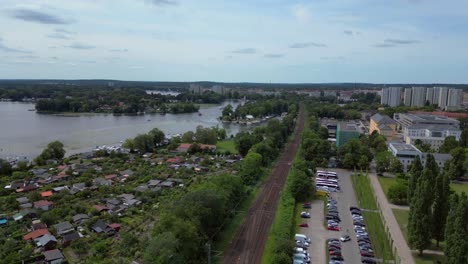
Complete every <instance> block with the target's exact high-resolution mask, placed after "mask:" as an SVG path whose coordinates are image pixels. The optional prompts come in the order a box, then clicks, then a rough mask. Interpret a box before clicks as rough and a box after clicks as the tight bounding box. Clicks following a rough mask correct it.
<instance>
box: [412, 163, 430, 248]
mask: <svg viewBox="0 0 468 264" xmlns="http://www.w3.org/2000/svg"><path fill="white" fill-rule="evenodd" d="M426 171H427V170H425V172H426ZM424 175H425V173H423V176H422V177H420V178H419V179H418V184H417V186H416V191H415V192H414V197H413V198H412V201H411V207H410V208H411V210H410V213H409V219H408V242H409V245H410V246H411V247H412V248H415V249H417V250H418V251H419V254H420V255H422V253H423V250H425V249H427V248H428V247H429V245H430V244H431V228H430V226H431V224H432V221H431V220H432V215H431V205H432V199H431V198H430V197H431V192H432V187H431V184H432V183H431V182H430V181H428V180H427V178H428V177H426V176H424Z"/></svg>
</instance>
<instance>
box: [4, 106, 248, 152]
mask: <svg viewBox="0 0 468 264" xmlns="http://www.w3.org/2000/svg"><path fill="white" fill-rule="evenodd" d="M228 103H231V104H232V105H233V106H234V107H235V106H236V105H237V103H235V102H224V103H223V104H222V105H216V106H210V107H206V108H203V107H202V108H201V109H200V113H201V114H202V115H201V116H200V115H199V114H198V113H190V114H177V115H174V114H165V115H163V114H146V115H138V116H114V115H112V114H82V115H76V116H58V115H48V114H37V113H36V112H34V111H28V109H33V108H34V105H33V104H30V103H16V102H0V158H6V157H14V156H27V157H35V156H37V155H38V154H39V153H40V152H41V151H42V149H43V148H44V147H45V146H46V145H47V144H48V143H49V142H51V141H53V140H60V141H61V142H62V143H63V144H64V145H65V148H66V150H67V155H70V154H74V153H80V152H86V151H90V150H92V149H93V148H94V147H96V146H98V145H112V144H117V143H119V141H122V140H125V139H127V138H132V137H135V136H136V135H137V134H141V133H147V132H148V131H149V130H151V129H153V128H155V127H157V128H159V129H160V130H162V131H163V132H164V133H165V134H166V135H167V134H182V133H184V132H186V131H189V130H192V131H194V130H195V129H196V127H197V126H198V125H202V126H204V127H212V126H217V125H218V126H220V127H223V128H225V129H226V132H227V133H228V135H231V134H235V133H237V132H238V131H239V130H245V129H248V127H246V126H240V125H237V124H223V123H222V122H220V121H219V120H218V119H217V118H218V117H219V116H220V115H221V109H220V106H225V105H227V104H228Z"/></svg>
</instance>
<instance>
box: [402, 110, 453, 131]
mask: <svg viewBox="0 0 468 264" xmlns="http://www.w3.org/2000/svg"><path fill="white" fill-rule="evenodd" d="M393 119H395V121H396V122H397V123H398V128H399V129H402V130H404V129H405V128H407V127H409V126H411V125H448V126H456V127H459V123H460V122H459V121H458V120H455V119H452V118H448V117H445V116H437V115H429V114H412V113H395V114H394V115H393Z"/></svg>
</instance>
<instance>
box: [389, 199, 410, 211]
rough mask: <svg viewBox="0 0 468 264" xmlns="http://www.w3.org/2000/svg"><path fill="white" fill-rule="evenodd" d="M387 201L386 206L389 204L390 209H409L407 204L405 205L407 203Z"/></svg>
mask: <svg viewBox="0 0 468 264" xmlns="http://www.w3.org/2000/svg"><path fill="white" fill-rule="evenodd" d="M385 199H386V197H385ZM387 203H388V206H390V207H391V208H392V209H399V210H405V211H409V206H407V205H396V204H392V203H389V202H388V200H387Z"/></svg>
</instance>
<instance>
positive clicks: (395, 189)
mask: <svg viewBox="0 0 468 264" xmlns="http://www.w3.org/2000/svg"><path fill="white" fill-rule="evenodd" d="M407 195H408V185H406V184H405V183H403V182H402V181H401V180H397V181H396V182H395V183H394V184H392V185H391V186H390V188H388V199H389V200H390V202H391V203H394V204H397V205H407V204H408V201H407V197H408V196H407Z"/></svg>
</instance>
